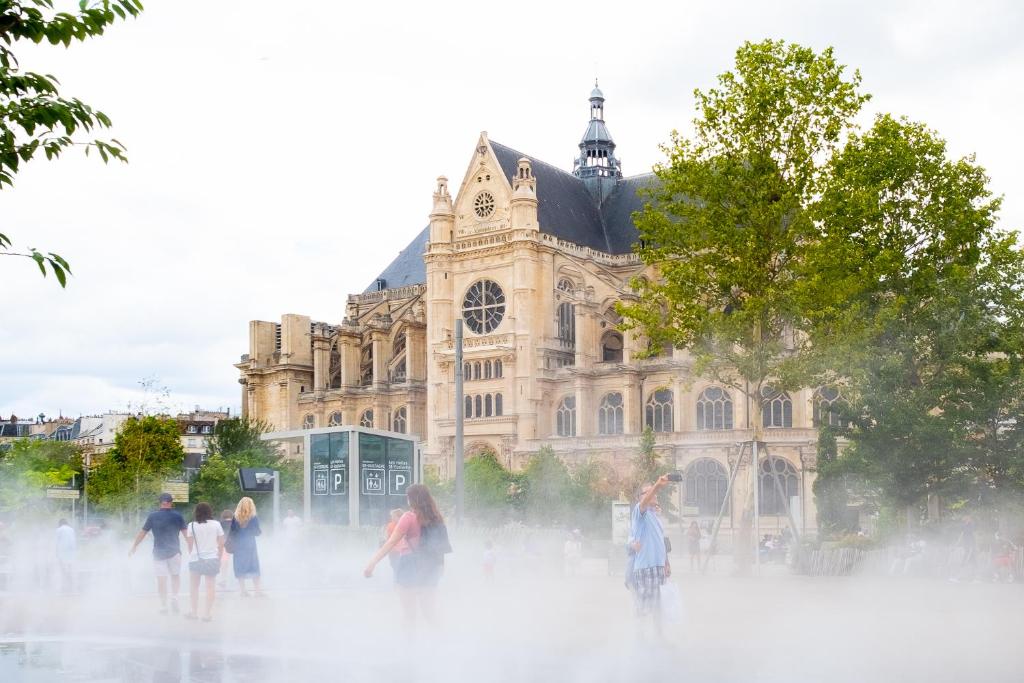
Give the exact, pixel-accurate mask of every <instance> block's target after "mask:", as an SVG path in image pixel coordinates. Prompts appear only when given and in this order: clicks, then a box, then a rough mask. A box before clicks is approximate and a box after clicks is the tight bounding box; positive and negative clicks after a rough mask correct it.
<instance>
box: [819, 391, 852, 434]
mask: <svg viewBox="0 0 1024 683" xmlns="http://www.w3.org/2000/svg"><path fill="white" fill-rule="evenodd" d="M813 407H814V410H813V419H814V426H815V427H847V426H849V424H850V421H849V420H848V419H847V418H846V417H845V416H844V415H843V412H844V410H845V409H847V408H848V404H847V403H846V400H845V399H844V398H843V397H842V395H841V394H840V393H839V389H837V388H836V387H832V386H823V387H819V388H818V390H817V391H816V392H814V401H813Z"/></svg>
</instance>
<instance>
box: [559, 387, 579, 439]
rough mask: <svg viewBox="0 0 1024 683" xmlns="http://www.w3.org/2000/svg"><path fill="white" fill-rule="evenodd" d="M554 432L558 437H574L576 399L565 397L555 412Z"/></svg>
mask: <svg viewBox="0 0 1024 683" xmlns="http://www.w3.org/2000/svg"><path fill="white" fill-rule="evenodd" d="M555 432H556V433H557V434H558V436H576V397H575V396H566V397H565V398H563V399H562V401H561V403H559V404H558V410H557V411H556V412H555Z"/></svg>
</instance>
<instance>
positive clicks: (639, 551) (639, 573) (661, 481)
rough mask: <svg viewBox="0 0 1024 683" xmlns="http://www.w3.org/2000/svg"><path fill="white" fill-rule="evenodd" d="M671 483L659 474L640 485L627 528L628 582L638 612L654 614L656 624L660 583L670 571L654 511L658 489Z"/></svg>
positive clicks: (660, 530) (640, 613) (659, 603)
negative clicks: (652, 480)
mask: <svg viewBox="0 0 1024 683" xmlns="http://www.w3.org/2000/svg"><path fill="white" fill-rule="evenodd" d="M669 483H670V480H669V478H668V475H662V476H660V477H658V480H657V481H656V482H654V483H653V484H647V485H645V486H644V487H643V488H642V489H640V500H639V501H638V502H637V504H636V507H634V508H633V516H632V524H631V525H630V531H629V549H630V552H631V556H630V560H631V567H630V577H629V584H630V588H631V589H632V590H633V600H634V603H635V605H636V612H637V615H638V616H648V615H650V616H651V617H653V618H654V623H655V627H656V628H658V629H659V631H660V627H661V587H662V585H664V583H665V578H666V577H668V576H671V575H672V568H671V566H670V565H669V562H668V552H667V551H666V548H665V530H664V529H663V528H662V526H661V521H660V520H659V519H658V515H657V506H658V502H657V500H658V499H657V497H658V491H660V490H661V489H662V488H663V487H665V486H667V485H668V484H669Z"/></svg>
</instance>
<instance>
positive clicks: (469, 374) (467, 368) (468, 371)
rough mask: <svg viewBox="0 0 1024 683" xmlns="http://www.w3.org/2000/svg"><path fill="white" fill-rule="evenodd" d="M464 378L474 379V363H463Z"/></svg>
mask: <svg viewBox="0 0 1024 683" xmlns="http://www.w3.org/2000/svg"><path fill="white" fill-rule="evenodd" d="M462 379H464V380H468V379H473V364H472V363H468V362H467V363H463V364H462Z"/></svg>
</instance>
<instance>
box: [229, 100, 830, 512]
mask: <svg viewBox="0 0 1024 683" xmlns="http://www.w3.org/2000/svg"><path fill="white" fill-rule="evenodd" d="M594 93H596V95H595V94H592V96H591V105H592V108H591V113H592V119H591V125H590V126H589V127H588V133H587V135H585V137H584V140H583V142H581V143H580V149H581V154H580V159H579V160H578V161H577V168H576V170H575V172H574V173H573V174H570V173H568V172H565V171H561V170H558V169H555V168H554V167H551V166H550V165H547V164H544V163H543V162H540V161H538V160H536V159H532V158H531V157H528V156H526V155H521V154H520V153H518V152H515V151H514V150H511V149H510V148H507V147H504V146H502V145H499V144H498V143H495V142H492V141H491V140H489V138H488V136H487V134H486V133H482V134H481V135H480V136H479V138H478V139H477V142H476V144H475V146H474V148H473V151H472V154H471V157H470V160H469V164H468V168H467V170H466V173H465V175H464V176H463V178H462V180H461V182H460V184H459V185H458V187H457V188H454V189H453V190H450V189H449V186H448V181H447V179H446V178H444V177H441V178H439V179H438V181H437V186H436V188H435V191H434V195H433V209H432V211H431V213H430V223H429V226H428V229H427V231H425V232H426V235H425V237H426V239H425V240H422V241H414V243H413V245H410V249H414V250H418V251H419V252H420V253H422V261H421V262H419V263H417V264H415V265H416V266H418V267H419V268H420V270H419V271H416V269H415V268H413V269H412V270H409V269H408V268H406V270H409V272H408V273H405V275H406V276H407V277H406V279H412V280H414V283H413V284H405V283H404V281H401V280H400V282H399V283H398V284H400V285H401V286H397V287H394V288H389V285H390V284H391V282H390V280H392V279H393V278H394V275H395V273H396V272H398V271H399V270H401V269H397V270H396V268H395V264H392V267H390V268H389V270H387V271H385V273H383V274H382V277H381V278H380V279H378V281H377V283H376V287H377V288H379V289H377V290H373V288H371V290H372V291H368V292H365V293H363V294H355V295H351V296H349V298H348V305H347V309H346V311H345V317H344V319H343V320H342V321H341V323H340V324H334V325H332V324H328V323H321V322H315V321H311V320H310V319H309V318H308V317H305V316H300V315H285V316H284V317H283V318H282V320H281V322H280V323H272V322H261V321H254V322H252V323H251V324H250V346H249V354H248V355H247V356H243V358H242V362H241V363H239V364H238V365H237V366H236V367H238V369H239V370H240V371H241V375H242V377H241V379H240V382H241V383H242V405H243V410H244V411H245V412H246V413H247V414H249V415H251V416H253V417H258V418H261V419H264V420H266V421H268V422H270V423H271V424H272V425H273V426H274V428H275V429H298V428H302V427H323V426H327V425H329V424H334V423H337V424H356V425H358V424H363V425H366V426H373V427H376V428H379V429H393V430H395V431H401V432H407V433H412V434H416V435H418V436H419V437H420V438H421V442H422V444H423V448H424V457H425V462H426V463H427V464H428V466H432V467H436V468H437V469H438V472H439V474H440V475H441V476H443V477H448V476H451V475H452V474H453V454H454V435H455V381H454V378H455V367H454V359H455V348H454V325H455V320H456V319H458V318H462V319H463V320H464V321H465V322H464V326H465V334H464V337H465V342H464V366H463V370H464V378H465V382H464V388H465V396H466V399H465V404H464V407H465V415H466V420H465V449H466V454H467V456H472V455H474V454H475V453H478V452H481V451H483V450H490V451H492V452H494V453H495V454H496V455H497V456H498V458H499V460H501V461H502V462H503V463H505V464H506V466H508V467H510V468H512V469H516V468H519V467H521V466H522V465H523V464H524V463H525V461H526V460H527V458H528V457H529V456H530V455H531V454H532V453H535V452H537V450H538V449H539V448H541V447H542V446H544V445H550V446H552V447H553V448H554V450H555V452H556V453H557V454H558V455H559V456H560V457H562V458H563V459H564V460H565V461H566V462H567V464H569V465H570V466H572V465H573V464H575V463H579V462H583V461H586V460H588V459H597V460H599V461H601V462H603V463H605V464H606V465H608V466H610V467H612V468H615V469H617V470H620V471H625V470H626V469H627V468H628V466H629V461H630V458H632V457H633V455H634V454H635V453H636V448H637V445H638V440H639V438H640V434H641V432H642V431H643V429H644V425H645V424H646V425H650V426H651V427H652V428H653V429H654V430H655V436H656V441H657V450H658V451H659V452H660V453H661V454H663V455H664V457H665V458H667V460H668V461H669V462H674V463H675V466H676V468H677V469H679V470H682V471H684V472H686V474H687V481H686V482H685V484H684V486H683V487H681V488H682V489H683V490H684V496H683V497H684V500H683V501H682V502H683V505H684V510H685V511H687V512H689V513H690V514H694V515H696V514H699V515H701V516H705V517H707V516H712V515H713V513H712V510H714V512H717V507H718V505H719V504H720V501H721V500H722V495H721V493H723V492H724V488H725V484H726V482H727V479H728V476H729V474H728V473H729V472H730V468H731V463H733V462H735V460H736V457H737V454H738V452H739V444H740V443H741V442H744V441H749V440H750V439H751V438H752V436H753V433H754V430H753V425H752V424H750V416H751V415H752V412H753V411H752V410H751V406H750V405H749V401H748V400H747V399H746V398H745V397H744V396H743V394H741V393H738V392H736V391H734V390H726V389H724V388H723V387H716V386H715V385H713V384H712V383H710V382H708V381H705V380H703V379H701V378H699V377H696V376H694V374H693V372H692V362H691V359H690V358H689V356H688V355H687V353H686V352H685V351H681V350H678V349H668V350H666V351H664V352H663V353H662V354H661V355H659V356H657V357H654V358H646V359H638V358H636V353H637V352H638V351H639V350H641V349H645V348H646V340H644V339H643V338H641V337H637V336H635V335H632V334H623V333H622V332H620V331H618V329H617V323H618V322H619V319H618V316H617V315H616V313H615V310H614V304H615V303H616V302H617V301H622V300H628V299H629V298H630V297H632V296H633V291H632V290H631V288H630V281H631V279H632V278H634V277H638V276H644V277H653V276H654V274H653V273H652V272H650V271H649V270H647V269H645V267H644V266H643V265H642V264H641V263H640V261H639V260H638V258H637V257H636V256H635V255H634V254H633V253H632V252H631V251H630V250H629V249H628V247H627V248H623V247H622V246H621V245H622V244H627V245H628V244H630V243H631V242H632V241H635V240H634V239H633V238H631V237H630V235H633V236H635V234H636V233H635V227H633V225H632V221H631V219H630V218H629V215H630V211H628V210H624V209H622V208H621V207H619V208H617V207H616V206H615V205H614V204H615V202H616V201H619V202H621V201H624V200H622V199H620V198H617V197H618V195H617V193H619V194H621V193H625V192H628V193H630V196H629V197H627V198H626V200H628V201H629V202H632V204H629V205H628V206H627V207H626V208H627V209H628V208H630V207H636V208H638V207H639V202H640V201H642V200H638V199H637V198H636V196H635V192H636V188H637V187H639V186H642V185H643V184H644V183H649V182H653V178H652V177H651V176H649V175H648V176H634V177H633V178H622V177H621V166H620V164H619V162H618V161H617V160H616V159H615V157H614V143H611V141H610V135H608V134H607V129H606V128H605V127H604V125H603V101H604V100H603V96H601V95H600V91H599V90H597V89H596V88H595V91H594ZM598 96H599V97H598ZM595 102H596V103H597V105H599V108H596V109H595ZM594 116H598V117H601V118H600V119H597V121H598V122H599V123H600V124H601V125H600V126H595V125H594V122H595V119H594ZM595 128H596V129H597V133H592V131H594V130H595ZM601 136H604V138H607V140H606V141H605V140H604V138H602V137H601ZM602 150H604V151H602ZM545 183H548V184H549V187H548V188H545ZM546 192H547V194H546ZM581 192H582V196H584V197H585V198H587V199H586V201H592V202H593V207H594V209H593V210H594V211H595V213H594V214H593V216H597V218H593V217H591V218H587V217H586V216H584V217H583V218H582V219H581V217H580V216H581V214H582V213H585V211H584V209H586V210H590V209H587V207H583V206H581V205H579V204H578V203H579V201H580V200H579V196H580V193H581ZM573 202H577V204H573ZM588 220H589V221H590V223H587V221H588ZM616 221H618V223H617V224H616V223H615V222H616ZM623 221H625V223H624V222H623ZM627 223H628V224H627ZM569 224H573V225H571V226H569ZM588 225H589V226H592V228H588ZM567 226H569V227H567ZM587 229H593V230H594V231H600V230H603V231H604V234H603V236H602V235H600V234H598V235H596V236H595V235H594V234H588V233H586V232H585V231H586V230H587ZM630 231H632V232H630ZM602 244H605V245H608V246H607V247H605V248H603V249H602V248H599V247H600V246H601V245H602ZM616 245H618V246H616ZM407 251H409V250H407ZM406 256H408V254H406ZM413 256H414V257H415V256H416V254H413ZM396 263H397V261H396ZM403 272H404V271H403ZM385 275H388V277H384V276H385ZM820 398H821V396H820V394H818V393H816V392H815V391H813V390H804V391H799V392H793V393H790V394H789V395H783V396H779V397H773V398H772V399H771V400H770V401H767V402H766V404H765V405H766V407H767V408H768V416H769V418H768V419H769V422H770V424H769V426H768V427H767V428H765V429H763V436H762V438H763V441H764V442H765V444H766V447H767V448H768V450H769V452H770V454H771V456H773V457H775V458H779V460H778V461H773V462H770V461H762V465H761V467H762V468H768V467H771V466H774V467H775V468H776V471H777V472H778V473H779V475H780V479H779V482H780V483H781V484H782V486H783V487H784V488H785V489H786V491H785V493H786V495H787V496H793V495H795V496H797V497H798V498H799V506H798V508H797V509H796V512H798V513H799V515H800V517H801V526H803V527H804V528H805V529H806V528H808V527H813V524H814V520H815V513H814V509H813V497H812V495H811V485H812V483H813V477H814V475H813V468H814V457H815V444H816V439H817V432H816V430H815V428H814V424H813V421H814V414H815V411H814V402H815V401H816V400H820ZM766 471H767V470H766ZM751 480H752V477H751V476H750V472H749V465H746V466H744V467H743V468H742V469H741V471H740V472H739V474H738V476H737V480H736V488H735V493H734V495H733V496H732V506H731V512H732V517H733V519H735V520H736V521H738V519H739V517H738V515H740V514H742V508H743V501H744V500H746V497H747V496H749V492H750V482H751ZM761 481H762V490H763V492H764V494H763V495H764V497H766V498H768V499H770V500H766V501H765V503H766V506H765V508H764V511H765V512H772V511H776V512H777V511H778V510H780V508H779V506H778V505H776V504H775V503H773V502H772V501H774V500H775V499H776V498H777V493H778V491H779V487H778V486H776V483H775V482H776V480H775V479H774V478H773V477H768V476H766V477H763V478H762V480H761ZM784 524H785V522H784V521H783V518H782V517H781V516H778V515H772V516H771V517H770V518H769V519H768V520H766V523H765V527H766V528H775V526H782V525H784Z"/></svg>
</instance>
